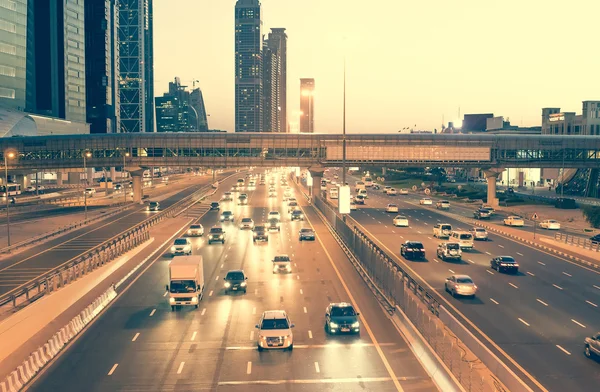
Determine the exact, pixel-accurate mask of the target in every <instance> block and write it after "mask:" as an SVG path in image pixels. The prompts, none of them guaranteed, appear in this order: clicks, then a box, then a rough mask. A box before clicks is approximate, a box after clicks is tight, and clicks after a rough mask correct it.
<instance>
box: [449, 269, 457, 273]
mask: <svg viewBox="0 0 600 392" xmlns="http://www.w3.org/2000/svg"><path fill="white" fill-rule="evenodd" d="M448 271H450V272H452V273H453V274H455V273H456V272H454V271H452V270H451V269H449V270H448Z"/></svg>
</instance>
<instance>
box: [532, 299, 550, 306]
mask: <svg viewBox="0 0 600 392" xmlns="http://www.w3.org/2000/svg"><path fill="white" fill-rule="evenodd" d="M535 300H536V301H538V302H539V303H541V304H542V305H544V306H548V304H547V303H545V302H544V301H542V300H541V299H539V298H536V299H535Z"/></svg>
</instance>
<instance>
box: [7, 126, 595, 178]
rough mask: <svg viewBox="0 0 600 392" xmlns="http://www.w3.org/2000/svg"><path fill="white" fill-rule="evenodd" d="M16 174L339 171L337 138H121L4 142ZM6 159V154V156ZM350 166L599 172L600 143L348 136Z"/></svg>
mask: <svg viewBox="0 0 600 392" xmlns="http://www.w3.org/2000/svg"><path fill="white" fill-rule="evenodd" d="M7 151H12V152H14V153H15V156H16V158H13V159H9V160H8V169H9V171H11V170H58V169H70V168H81V167H83V159H84V156H87V159H86V160H87V165H88V167H114V166H118V167H120V166H126V167H128V168H130V167H140V168H144V167H153V166H163V167H164V166H182V167H225V166H226V167H238V166H264V167H268V166H300V167H314V166H339V165H340V164H341V162H342V157H343V136H342V135H339V134H272V133H136V134H132V133H120V134H102V135H65V136H40V137H37V136H36V137H10V138H0V154H2V161H4V155H5V154H6V153H7ZM7 156H8V155H7ZM346 162H347V164H348V165H349V166H361V167H365V166H406V167H416V166H422V167H427V166H454V167H477V168H500V167H545V168H548V167H563V166H564V167H568V168H590V167H595V168H597V167H599V166H600V136H550V135H487V134H470V135H461V134H348V135H346Z"/></svg>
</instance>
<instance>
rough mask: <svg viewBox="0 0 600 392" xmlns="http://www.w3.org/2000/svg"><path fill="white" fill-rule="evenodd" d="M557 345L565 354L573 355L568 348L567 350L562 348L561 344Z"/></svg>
mask: <svg viewBox="0 0 600 392" xmlns="http://www.w3.org/2000/svg"><path fill="white" fill-rule="evenodd" d="M556 347H558V349H559V350H560V351H562V352H563V353H565V354H567V355H571V353H570V352H568V351H567V350H565V349H564V348H562V347H561V346H559V345H558V344H557V345H556Z"/></svg>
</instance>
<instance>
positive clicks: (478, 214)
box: [473, 208, 492, 219]
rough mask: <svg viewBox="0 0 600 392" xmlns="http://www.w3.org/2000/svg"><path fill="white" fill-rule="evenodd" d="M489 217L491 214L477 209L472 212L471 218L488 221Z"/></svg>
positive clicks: (486, 210) (483, 209)
mask: <svg viewBox="0 0 600 392" xmlns="http://www.w3.org/2000/svg"><path fill="white" fill-rule="evenodd" d="M491 217H492V213H491V212H490V210H488V209H486V208H479V209H477V210H475V212H473V218H475V219H490V218H491Z"/></svg>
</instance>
